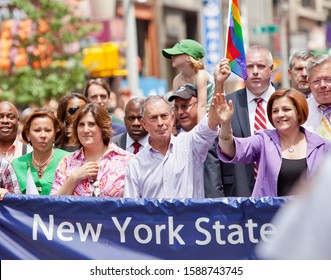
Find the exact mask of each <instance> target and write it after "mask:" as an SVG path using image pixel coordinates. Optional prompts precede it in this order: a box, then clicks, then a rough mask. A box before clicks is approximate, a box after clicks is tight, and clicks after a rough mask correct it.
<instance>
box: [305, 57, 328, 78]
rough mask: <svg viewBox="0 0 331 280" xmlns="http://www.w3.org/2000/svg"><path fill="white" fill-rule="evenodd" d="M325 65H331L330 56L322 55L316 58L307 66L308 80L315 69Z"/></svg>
mask: <svg viewBox="0 0 331 280" xmlns="http://www.w3.org/2000/svg"><path fill="white" fill-rule="evenodd" d="M325 63H330V64H331V56H330V55H328V54H320V55H316V56H314V57H313V58H312V59H311V60H310V61H309V62H308V65H307V72H308V78H309V76H310V74H311V70H312V69H314V68H315V67H317V66H319V65H322V64H325Z"/></svg>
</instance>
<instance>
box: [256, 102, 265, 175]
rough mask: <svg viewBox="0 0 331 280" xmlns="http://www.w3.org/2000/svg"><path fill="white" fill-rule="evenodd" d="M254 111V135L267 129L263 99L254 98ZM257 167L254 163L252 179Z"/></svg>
mask: <svg viewBox="0 0 331 280" xmlns="http://www.w3.org/2000/svg"><path fill="white" fill-rule="evenodd" d="M254 100H255V102H256V110H255V119H254V133H255V132H256V131H258V130H260V129H267V119H266V114H265V111H264V108H263V106H262V102H263V98H255V99H254ZM257 170H258V166H257V163H256V162H254V177H255V178H256V177H257Z"/></svg>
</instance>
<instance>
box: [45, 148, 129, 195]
mask: <svg viewBox="0 0 331 280" xmlns="http://www.w3.org/2000/svg"><path fill="white" fill-rule="evenodd" d="M133 156H134V155H133V154H131V153H129V152H127V151H125V150H123V149H121V148H119V147H118V146H116V145H115V144H114V143H110V144H109V149H108V151H107V153H105V154H104V155H103V156H102V158H101V160H100V165H99V171H98V175H97V181H98V182H99V189H100V197H123V193H124V173H125V168H126V165H127V164H128V162H129V160H130V159H131V158H132V157H133ZM84 163H86V159H85V156H84V151H83V148H81V149H79V150H77V151H75V152H73V153H72V154H70V155H67V156H65V157H64V158H63V159H62V160H61V161H60V162H59V165H58V166H57V169H56V171H55V177H54V182H53V186H52V190H51V195H57V194H58V190H59V188H60V187H62V186H63V184H64V182H65V181H66V180H67V178H68V177H69V176H70V174H71V172H72V171H74V170H75V169H77V168H79V167H81V166H82V165H83V164H84ZM94 189H95V188H94V187H93V186H92V184H91V183H90V180H89V178H86V179H83V180H81V181H79V182H77V183H76V185H75V188H74V190H73V193H72V194H73V195H78V196H92V194H93V191H94Z"/></svg>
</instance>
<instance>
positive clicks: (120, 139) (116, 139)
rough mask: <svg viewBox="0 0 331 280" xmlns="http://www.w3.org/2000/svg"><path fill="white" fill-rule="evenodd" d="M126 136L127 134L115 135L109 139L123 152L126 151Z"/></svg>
mask: <svg viewBox="0 0 331 280" xmlns="http://www.w3.org/2000/svg"><path fill="white" fill-rule="evenodd" d="M127 134H128V133H127V132H124V133H121V134H117V135H115V136H113V137H112V138H111V141H112V142H113V143H115V144H116V145H117V146H119V147H120V148H122V149H123V150H125V149H126V135H127Z"/></svg>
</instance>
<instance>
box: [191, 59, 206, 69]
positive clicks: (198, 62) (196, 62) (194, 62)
mask: <svg viewBox="0 0 331 280" xmlns="http://www.w3.org/2000/svg"><path fill="white" fill-rule="evenodd" d="M188 59H189V63H190V66H191V67H192V69H193V70H194V71H198V70H203V69H205V65H204V64H203V61H202V59H201V58H199V59H195V58H193V57H192V56H188Z"/></svg>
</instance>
